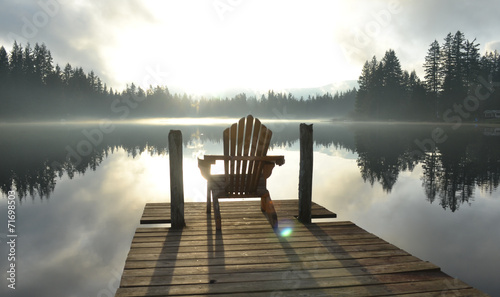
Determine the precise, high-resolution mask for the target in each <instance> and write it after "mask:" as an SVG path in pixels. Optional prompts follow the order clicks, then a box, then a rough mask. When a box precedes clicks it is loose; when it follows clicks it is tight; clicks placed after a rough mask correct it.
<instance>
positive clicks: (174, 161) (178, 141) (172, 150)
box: [168, 130, 186, 228]
mask: <svg viewBox="0 0 500 297" xmlns="http://www.w3.org/2000/svg"><path fill="white" fill-rule="evenodd" d="M168 150H169V160H170V217H171V222H172V228H183V227H184V226H185V225H186V223H185V221H184V181H183V175H182V132H181V131H180V130H170V133H168Z"/></svg>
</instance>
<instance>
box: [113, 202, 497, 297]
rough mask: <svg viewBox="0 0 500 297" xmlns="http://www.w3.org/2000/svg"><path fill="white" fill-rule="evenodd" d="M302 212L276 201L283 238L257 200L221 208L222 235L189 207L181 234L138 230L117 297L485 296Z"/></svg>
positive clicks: (382, 244)
mask: <svg viewBox="0 0 500 297" xmlns="http://www.w3.org/2000/svg"><path fill="white" fill-rule="evenodd" d="M294 204H295V206H294ZM296 204H297V201H295V202H293V201H286V200H277V201H276V205H275V208H276V211H277V213H278V219H279V220H280V221H279V226H278V230H273V229H272V228H271V226H270V224H269V222H268V221H267V219H266V218H265V216H264V215H263V214H262V212H261V211H260V206H259V201H238V202H227V201H224V202H221V215H222V217H223V221H222V230H220V231H217V230H216V228H215V226H214V225H213V219H212V217H211V215H207V214H206V213H205V207H206V204H205V203H186V204H185V219H186V227H185V228H183V229H177V230H174V229H170V228H168V227H150V228H146V227H140V228H137V230H136V233H135V236H134V238H133V240H132V243H131V249H130V252H129V255H128V258H127V260H126V262H125V267H124V271H123V275H122V279H121V283H120V288H119V289H118V290H117V292H116V296H129V297H131V296H214V295H216V296H408V297H413V296H487V295H486V294H484V293H482V292H480V291H479V290H476V289H474V288H472V287H471V286H469V285H467V284H466V283H464V282H462V281H460V280H457V279H454V278H452V277H450V276H448V275H447V274H445V273H443V272H442V271H441V270H440V268H439V267H438V266H436V265H434V264H432V263H429V262H425V261H422V260H420V259H418V258H417V257H414V256H412V255H410V254H409V253H407V252H406V251H404V250H401V249H400V248H398V247H396V246H394V245H392V244H390V243H388V242H386V241H384V240H383V239H381V238H379V237H377V236H376V235H374V234H371V233H369V232H367V231H366V230H363V229H362V228H360V227H358V226H356V225H355V224H353V223H352V222H338V221H336V222H321V223H312V224H306V225H304V224H302V223H300V222H298V220H296V219H295V216H296V215H297V211H298V209H297V206H296ZM169 209H170V206H169V204H168V203H156V204H147V205H146V207H145V210H144V215H143V218H142V219H141V221H142V220H145V221H148V220H149V221H155V222H158V220H159V219H161V218H163V219H164V215H166V214H168V213H169V212H168V210H169ZM315 211H316V213H317V214H318V213H319V214H322V215H325V216H326V215H329V216H331V217H335V214H333V213H331V212H329V211H328V210H326V209H324V208H323V207H321V206H319V205H317V204H314V203H313V205H312V213H313V218H314V213H315ZM151 218H153V219H151Z"/></svg>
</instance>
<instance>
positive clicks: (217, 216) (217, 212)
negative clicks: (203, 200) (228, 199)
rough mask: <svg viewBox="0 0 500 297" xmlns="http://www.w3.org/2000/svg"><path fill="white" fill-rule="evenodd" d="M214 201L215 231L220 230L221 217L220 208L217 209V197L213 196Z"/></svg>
mask: <svg viewBox="0 0 500 297" xmlns="http://www.w3.org/2000/svg"><path fill="white" fill-rule="evenodd" d="M213 200H214V218H215V228H216V229H217V230H221V228H222V226H221V225H222V224H221V221H222V219H221V215H220V207H219V198H218V195H213Z"/></svg>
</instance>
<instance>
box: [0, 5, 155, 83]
mask: <svg viewBox="0 0 500 297" xmlns="http://www.w3.org/2000/svg"><path fill="white" fill-rule="evenodd" d="M4 2H5V3H3V4H2V10H1V11H0V20H1V21H0V42H2V45H4V46H5V47H6V48H10V47H11V46H12V43H13V41H14V40H17V41H18V42H19V43H22V44H23V45H26V43H27V42H29V43H31V44H32V45H33V44H34V43H45V44H46V45H47V47H48V49H49V50H51V53H52V56H53V57H54V62H55V63H58V64H60V66H61V67H64V65H65V64H66V63H70V64H71V65H72V66H73V67H83V68H84V70H85V71H86V72H90V70H94V71H95V72H96V74H97V75H99V76H100V77H101V79H102V80H103V81H105V82H108V83H111V84H112V83H113V82H115V81H114V77H113V69H108V68H107V63H106V60H107V59H108V57H107V56H106V55H105V51H103V49H106V48H108V47H113V45H114V44H115V43H116V41H117V36H119V35H122V34H123V33H124V32H126V30H129V29H130V28H132V27H133V26H136V25H137V24H141V23H142V24H152V23H155V22H157V20H156V18H155V17H154V16H153V15H152V14H151V12H150V11H149V10H148V9H147V8H146V6H145V5H144V4H143V2H142V1H123V2H120V3H119V4H118V3H117V2H114V1H109V0H105V1H97V2H93V1H74V2H70V3H68V2H63V1H60V0H59V1H57V0H41V1H37V2H34V1H4ZM133 38H134V37H133V36H131V42H133ZM118 50H119V49H118ZM123 63H126V61H124V62H123ZM61 64H62V65H61Z"/></svg>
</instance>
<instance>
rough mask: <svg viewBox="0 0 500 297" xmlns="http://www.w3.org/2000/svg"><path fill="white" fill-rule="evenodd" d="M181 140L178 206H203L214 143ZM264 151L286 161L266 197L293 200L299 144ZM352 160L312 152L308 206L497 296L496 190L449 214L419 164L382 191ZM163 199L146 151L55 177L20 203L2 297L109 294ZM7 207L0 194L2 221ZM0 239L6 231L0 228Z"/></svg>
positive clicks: (328, 151)
mask: <svg viewBox="0 0 500 297" xmlns="http://www.w3.org/2000/svg"><path fill="white" fill-rule="evenodd" d="M184 137H186V138H187V139H190V141H189V142H188V143H187V144H186V145H185V146H184V160H183V162H184V192H185V199H186V201H204V200H205V197H206V196H205V195H206V192H205V191H206V182H205V181H204V180H203V178H202V177H201V174H200V173H199V170H198V167H197V160H196V158H197V157H198V156H200V155H203V154H220V153H221V151H222V143H221V142H218V141H212V140H205V141H200V135H195V134H193V135H184ZM277 137H278V138H279V137H280V135H277ZM269 154H270V155H273V154H274V155H281V154H283V155H285V159H286V163H285V165H284V166H282V167H276V168H275V169H274V171H273V175H272V176H271V178H270V180H269V182H268V187H269V190H270V193H271V196H272V198H273V199H290V198H296V197H297V192H298V170H299V145H298V142H297V141H295V142H290V143H288V144H283V143H281V144H276V145H274V146H273V149H272V151H270V152H269ZM357 160H358V154H357V153H356V152H354V151H352V150H350V149H346V148H341V147H335V146H332V145H331V146H325V145H320V144H318V145H315V153H314V174H313V177H314V180H313V200H314V201H315V202H317V203H319V204H321V205H323V206H325V207H327V208H328V209H330V210H332V211H333V212H335V213H337V214H338V220H350V221H353V222H355V223H356V224H358V225H359V226H361V227H363V228H365V229H367V230H368V231H369V232H372V233H374V234H376V235H378V236H380V237H381V238H383V239H385V240H387V241H389V242H390V243H393V244H395V245H397V246H399V247H401V248H403V249H404V250H406V251H408V252H410V253H412V254H413V255H415V256H417V257H419V258H421V259H423V260H427V261H431V262H433V263H435V264H437V265H439V266H441V267H442V269H443V270H444V271H445V272H446V273H448V274H450V275H452V276H454V277H458V278H460V279H462V280H464V281H465V282H467V283H469V284H470V285H472V286H474V287H477V288H479V289H481V290H484V291H486V292H488V293H490V294H491V295H493V296H495V295H498V294H500V284H499V283H498V282H497V274H498V273H497V271H498V268H497V266H498V264H499V263H500V254H499V253H498V247H499V246H500V229H499V228H498V226H500V216H499V215H498V213H499V211H500V193H499V191H498V189H495V190H493V191H492V194H490V193H489V192H485V191H481V188H480V187H478V186H476V187H475V191H474V195H473V198H472V199H470V200H469V203H462V204H460V206H459V209H458V210H457V211H455V212H452V211H450V209H443V207H442V206H441V205H439V201H437V200H436V201H434V202H433V203H430V202H429V201H428V198H427V196H426V193H425V191H424V188H423V187H422V183H423V181H422V176H423V174H424V172H423V171H424V170H423V168H422V165H421V164H418V165H417V166H416V167H415V168H414V169H413V170H412V171H409V170H406V171H401V172H399V175H398V177H397V182H396V183H395V184H394V185H393V187H392V188H391V190H390V191H386V190H384V189H383V187H382V185H381V184H380V183H377V182H375V183H374V184H373V185H371V184H370V183H368V182H364V180H363V178H362V175H361V173H360V168H359V167H358V163H357ZM219 170H220V167H219ZM169 196H170V188H169V168H168V154H167V153H162V154H156V153H151V152H150V151H148V150H145V151H143V152H142V153H139V154H137V155H135V156H132V154H130V151H126V150H125V149H123V148H118V149H115V150H114V152H113V153H110V154H108V156H107V157H105V158H104V159H103V161H102V162H101V163H100V164H99V166H97V167H96V170H95V171H91V170H87V171H86V172H85V174H78V173H76V174H75V176H74V177H73V179H70V178H68V175H66V174H64V175H63V176H62V178H58V179H57V183H56V187H55V189H54V191H53V193H52V194H51V195H50V197H49V198H44V199H39V198H38V197H35V198H34V199H32V198H30V197H27V198H24V199H23V200H22V202H19V201H18V205H17V211H18V218H17V221H16V224H17V232H18V234H19V238H18V246H17V248H18V250H17V253H18V258H17V259H18V262H17V265H18V266H17V267H18V274H17V288H16V290H15V291H10V290H7V289H6V288H7V287H6V286H7V283H6V273H5V272H2V273H1V274H0V275H1V276H2V280H1V281H0V285H1V289H0V292H2V294H1V295H2V296H5V295H4V292H5V293H8V294H9V295H7V296H35V295H36V296H40V297H43V296H112V295H113V294H114V291H115V290H116V288H117V286H118V284H119V278H120V276H121V272H122V269H123V266H124V263H125V259H126V256H127V253H128V251H129V248H130V242H131V240H132V237H133V234H134V231H135V229H136V228H137V227H138V226H139V218H140V216H141V214H142V210H143V208H144V205H145V203H147V202H164V201H168V200H169ZM6 205H7V203H6V199H5V197H2V199H1V200H0V213H1V214H0V218H1V219H2V221H4V222H5V221H6V219H5V214H6ZM0 233H4V234H5V233H6V226H5V224H2V226H1V227H0ZM292 234H293V233H292ZM292 236H293V235H292ZM2 241H3V238H2ZM6 252H7V250H6V246H5V245H4V244H2V246H1V247H0V266H1V267H6V265H7V264H8V263H7V258H6V256H5V255H6Z"/></svg>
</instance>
